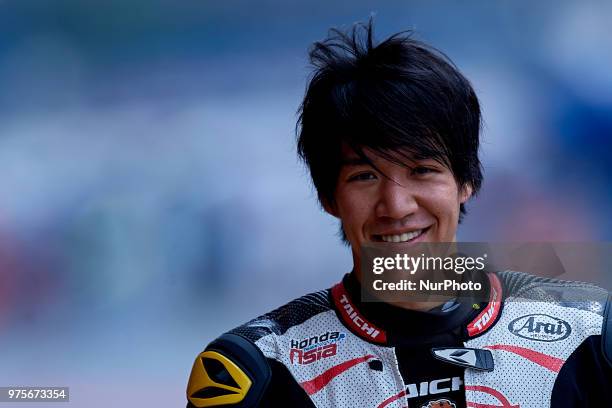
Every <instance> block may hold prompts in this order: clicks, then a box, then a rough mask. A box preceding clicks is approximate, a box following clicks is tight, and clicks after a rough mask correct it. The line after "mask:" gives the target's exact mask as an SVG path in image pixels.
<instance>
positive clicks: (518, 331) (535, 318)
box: [508, 314, 572, 342]
mask: <svg viewBox="0 0 612 408" xmlns="http://www.w3.org/2000/svg"><path fill="white" fill-rule="evenodd" d="M508 330H510V333H512V334H514V335H515V336H518V337H521V338H524V339H528V340H535V341H547V342H552V341H559V340H563V339H566V338H568V337H569V335H570V334H571V332H572V328H571V326H570V325H569V323H568V322H566V321H565V320H563V319H559V318H558V317H554V316H549V315H546V314H530V315H525V316H521V317H519V318H516V319H514V320H513V321H511V322H510V324H509V325H508Z"/></svg>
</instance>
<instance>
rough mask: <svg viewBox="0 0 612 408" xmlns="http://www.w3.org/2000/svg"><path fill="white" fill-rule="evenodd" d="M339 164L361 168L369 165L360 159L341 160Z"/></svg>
mask: <svg viewBox="0 0 612 408" xmlns="http://www.w3.org/2000/svg"><path fill="white" fill-rule="evenodd" d="M341 164H342V165H343V166H363V165H371V163H370V162H369V161H367V160H366V159H364V158H362V157H349V158H344V159H342V162H341Z"/></svg>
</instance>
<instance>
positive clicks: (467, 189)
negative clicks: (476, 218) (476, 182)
mask: <svg viewBox="0 0 612 408" xmlns="http://www.w3.org/2000/svg"><path fill="white" fill-rule="evenodd" d="M473 192H474V188H473V187H472V185H471V184H469V183H465V184H464V185H463V187H461V191H459V202H460V203H461V204H465V202H466V201H467V200H469V199H470V197H471V196H472V193H473Z"/></svg>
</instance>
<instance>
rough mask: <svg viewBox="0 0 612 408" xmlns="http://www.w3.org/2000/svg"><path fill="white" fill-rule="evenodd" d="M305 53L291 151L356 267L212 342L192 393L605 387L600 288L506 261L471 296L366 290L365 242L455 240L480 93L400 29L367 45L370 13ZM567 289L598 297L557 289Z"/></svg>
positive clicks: (449, 402)
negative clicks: (389, 295) (403, 297)
mask: <svg viewBox="0 0 612 408" xmlns="http://www.w3.org/2000/svg"><path fill="white" fill-rule="evenodd" d="M310 57H311V61H312V62H313V64H314V66H315V72H314V75H313V77H312V79H311V81H310V83H309V86H308V88H307V92H306V95H305V98H304V101H303V104H302V106H301V115H300V119H299V124H300V132H299V140H298V151H299V154H300V156H301V157H302V158H303V160H304V161H305V163H306V164H307V165H308V167H309V169H310V172H311V175H312V180H313V183H314V185H315V187H316V189H317V192H318V197H319V200H320V202H321V204H322V207H323V208H324V209H325V211H327V212H328V213H329V214H331V215H333V216H335V217H337V218H338V219H339V220H340V222H341V232H342V235H343V239H344V240H345V242H347V243H348V244H350V247H351V250H352V254H353V260H354V268H353V271H352V272H351V273H349V274H347V275H346V276H345V277H344V278H343V279H342V281H341V282H340V283H338V284H337V285H335V286H334V287H332V288H331V289H329V290H323V291H320V292H316V293H312V294H309V295H306V296H303V297H301V298H299V299H297V300H294V301H292V302H290V303H288V304H287V305H285V306H282V307H280V308H279V309H277V310H275V311H272V312H270V313H268V314H266V315H263V316H261V317H258V318H256V319H254V320H252V321H250V322H248V323H246V324H244V325H242V326H240V327H238V328H236V329H233V330H231V331H230V332H228V333H226V334H224V335H222V336H221V337H219V338H218V339H216V340H214V341H213V342H212V343H211V344H209V345H208V347H206V349H205V351H204V352H202V353H201V354H200V355H199V356H198V357H197V359H196V361H195V363H194V366H193V369H192V373H191V376H190V380H189V385H188V388H187V398H188V401H189V402H188V407H208V406H225V405H229V406H237V407H255V406H262V407H270V406H273V407H274V406H290V407H294V406H295V407H315V406H316V407H381V408H382V407H406V406H410V407H454V408H462V407H476V408H484V407H494V406H502V407H521V408H526V407H534V408H541V407H545V406H554V407H560V406H563V407H578V406H580V407H585V406H594V405H595V404H597V405H599V404H605V403H606V401H609V399H606V397H610V396H611V395H610V393H609V391H608V389H607V388H609V387H606V385H607V386H610V385H612V368H611V365H610V359H611V356H612V339H611V337H612V328H609V329H607V327H609V326H612V323H611V321H612V319H611V318H609V317H608V313H607V312H606V313H604V308H605V306H606V304H607V292H605V291H604V290H602V289H599V288H597V287H594V286H590V285H587V284H581V283H573V282H561V281H555V280H552V279H544V278H535V277H533V276H530V275H526V274H522V273H517V272H501V273H491V274H487V275H484V274H483V276H484V282H485V286H486V288H485V289H486V293H487V300H486V301H483V302H479V303H473V302H471V301H469V299H467V298H462V297H457V298H456V299H446V300H445V301H428V302H425V301H410V300H407V301H405V302H400V303H397V304H396V303H394V304H389V303H381V302H378V303H376V302H372V303H370V302H362V301H361V296H360V285H361V283H363V278H364V271H362V268H361V261H362V258H363V253H362V252H363V248H364V246H367V245H369V244H372V243H377V244H382V245H385V243H393V244H394V245H398V244H399V245H404V246H410V245H414V244H416V243H419V242H428V243H436V242H440V243H444V242H453V241H455V236H456V230H457V226H458V223H459V221H460V218H461V216H462V215H463V214H465V203H466V202H467V201H468V200H469V199H470V198H471V197H472V196H474V195H475V194H476V193H477V192H478V190H479V188H480V186H481V182H482V173H481V167H480V161H479V159H478V146H479V130H480V108H479V103H478V99H477V97H476V95H475V93H474V91H473V89H472V87H471V85H470V83H469V82H468V81H467V80H466V79H465V78H464V77H463V75H462V74H461V73H460V72H459V71H458V70H457V68H456V67H455V66H454V65H453V64H452V63H451V62H450V61H449V60H448V58H447V57H445V56H444V55H443V54H442V53H440V52H439V51H436V50H435V49H433V48H431V47H429V46H427V45H426V44H423V43H422V42H419V41H416V40H414V39H412V38H410V36H409V35H407V34H403V33H400V34H397V35H394V36H392V37H390V38H388V39H387V40H385V41H383V42H381V43H380V44H378V45H376V44H374V41H373V38H372V23H371V22H370V23H369V24H367V25H357V26H355V27H354V28H353V30H352V32H351V33H349V34H345V33H342V32H339V31H333V35H332V36H331V37H330V38H328V39H327V40H325V41H323V42H320V43H315V44H314V47H313V49H312V50H311V52H310ZM570 292H571V293H581V294H585V293H586V294H588V296H589V297H591V298H593V299H595V300H596V301H595V302H591V303H589V305H591V306H592V305H593V303H595V304H596V306H597V307H590V308H589V307H583V306H584V305H583V304H581V303H579V302H574V303H571V302H570V303H568V302H564V300H565V299H567V298H568V297H567V296H566V295H567V293H570ZM509 299H521V300H527V301H528V302H512V303H510V302H507V300H509ZM542 300H547V302H542ZM519 326H520V327H519ZM606 329H607V330H608V331H606ZM608 332H610V333H609V334H608ZM606 353H607V354H606ZM606 358H607V359H608V360H606Z"/></svg>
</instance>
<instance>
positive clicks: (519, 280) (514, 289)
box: [497, 271, 608, 316]
mask: <svg viewBox="0 0 612 408" xmlns="http://www.w3.org/2000/svg"><path fill="white" fill-rule="evenodd" d="M497 276H499V278H500V279H501V281H502V285H503V287H504V292H505V296H504V298H506V299H507V298H521V299H525V300H531V301H534V302H551V303H556V304H558V305H561V306H565V307H573V308H575V309H582V310H587V311H590V312H594V313H597V314H599V315H600V316H601V315H603V313H604V308H605V305H606V300H607V297H608V291H607V290H605V289H603V288H601V287H599V286H596V285H594V284H592V283H587V282H578V281H568V280H561V279H555V278H545V277H540V276H535V275H531V274H528V273H524V272H515V271H503V272H498V273H497Z"/></svg>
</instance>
